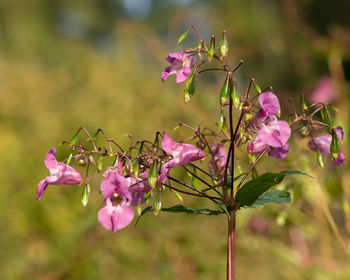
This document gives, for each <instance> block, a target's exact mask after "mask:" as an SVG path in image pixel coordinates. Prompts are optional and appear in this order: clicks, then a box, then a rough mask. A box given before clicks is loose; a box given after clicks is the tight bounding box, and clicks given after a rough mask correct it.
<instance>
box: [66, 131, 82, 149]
mask: <svg viewBox="0 0 350 280" xmlns="http://www.w3.org/2000/svg"><path fill="white" fill-rule="evenodd" d="M80 131H81V129H80V128H79V129H78V131H77V132H76V133H75V134H74V136H73V137H72V140H70V143H69V147H72V146H73V145H74V144H75V142H76V141H77V139H78V136H79V133H80Z"/></svg>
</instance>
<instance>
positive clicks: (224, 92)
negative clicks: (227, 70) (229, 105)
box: [220, 75, 230, 106]
mask: <svg viewBox="0 0 350 280" xmlns="http://www.w3.org/2000/svg"><path fill="white" fill-rule="evenodd" d="M229 83H230V79H229V75H227V76H226V80H225V82H224V84H223V85H222V88H221V91H220V104H221V106H224V105H225V104H226V102H227V100H228V98H229V96H230V95H229V94H230V85H229Z"/></svg>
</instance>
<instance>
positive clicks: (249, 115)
mask: <svg viewBox="0 0 350 280" xmlns="http://www.w3.org/2000/svg"><path fill="white" fill-rule="evenodd" d="M252 118H253V115H252V114H251V113H246V114H245V120H246V121H247V122H249V121H250V120H251V119H252Z"/></svg>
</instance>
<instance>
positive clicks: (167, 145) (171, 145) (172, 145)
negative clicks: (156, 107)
mask: <svg viewBox="0 0 350 280" xmlns="http://www.w3.org/2000/svg"><path fill="white" fill-rule="evenodd" d="M163 134H164V137H163V140H162V149H163V150H164V151H166V152H167V153H168V154H170V155H171V154H172V153H173V152H174V150H176V148H177V146H178V143H176V142H175V141H174V140H173V139H171V138H170V137H169V136H168V135H167V134H166V133H165V132H163Z"/></svg>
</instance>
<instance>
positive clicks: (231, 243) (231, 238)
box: [226, 210, 236, 280]
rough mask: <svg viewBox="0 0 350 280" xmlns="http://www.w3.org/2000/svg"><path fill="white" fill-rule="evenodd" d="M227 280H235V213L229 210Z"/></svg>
mask: <svg viewBox="0 0 350 280" xmlns="http://www.w3.org/2000/svg"><path fill="white" fill-rule="evenodd" d="M227 225H228V228H227V233H228V235H227V277H226V279H227V280H234V279H235V246H236V245H235V244H236V211H235V210H231V211H230V216H229V217H228V219H227Z"/></svg>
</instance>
